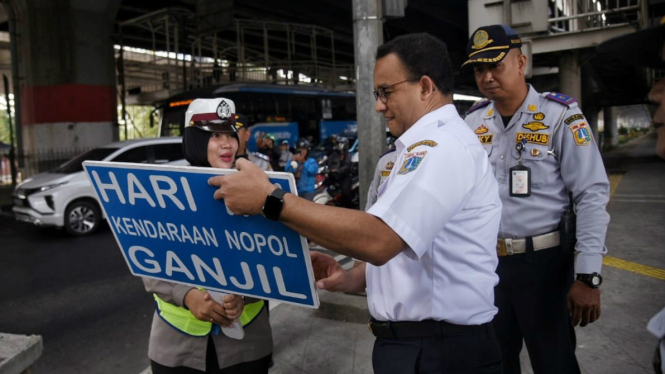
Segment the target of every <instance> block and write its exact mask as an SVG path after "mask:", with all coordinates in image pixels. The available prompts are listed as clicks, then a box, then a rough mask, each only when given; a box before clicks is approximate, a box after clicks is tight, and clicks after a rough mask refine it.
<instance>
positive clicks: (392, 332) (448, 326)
mask: <svg viewBox="0 0 665 374" xmlns="http://www.w3.org/2000/svg"><path fill="white" fill-rule="evenodd" d="M367 325H368V326H369V330H370V331H371V332H372V334H374V336H376V337H377V338H383V339H411V338H432V337H442V336H446V335H454V334H468V333H474V332H480V331H484V330H485V329H487V328H488V327H489V326H490V323H489V322H487V323H483V324H482V325H455V324H453V323H450V322H446V321H434V320H431V319H428V320H424V321H418V322H411V321H405V322H391V321H377V320H375V319H374V318H371V319H370V320H369V322H367Z"/></svg>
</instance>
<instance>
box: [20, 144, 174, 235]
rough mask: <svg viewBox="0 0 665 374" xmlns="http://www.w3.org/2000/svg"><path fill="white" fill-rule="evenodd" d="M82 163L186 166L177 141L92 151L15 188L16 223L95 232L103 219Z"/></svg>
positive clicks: (73, 232) (83, 233) (79, 232)
mask: <svg viewBox="0 0 665 374" xmlns="http://www.w3.org/2000/svg"><path fill="white" fill-rule="evenodd" d="M85 160H94V161H114V162H134V163H148V164H166V163H168V164H176V165H178V164H184V165H186V164H187V163H186V161H184V159H183V155H182V138H180V137H178V138H157V139H140V140H128V141H124V142H116V143H111V144H108V145H105V146H103V147H100V148H95V149H92V150H90V151H88V152H86V153H83V154H81V155H79V156H77V157H75V158H73V159H71V160H69V161H67V162H65V163H64V164H62V165H60V166H59V167H57V168H55V169H53V170H51V171H49V172H46V173H41V174H38V175H35V176H34V177H32V178H29V179H26V180H25V181H24V182H23V183H21V184H19V185H18V186H17V187H16V190H15V191H14V195H13V198H14V199H13V200H14V208H13V210H14V215H15V217H16V219H17V220H19V221H24V222H30V223H33V224H35V225H38V226H57V227H64V228H65V229H66V230H67V232H69V233H70V234H72V235H75V236H83V235H89V234H92V233H93V232H95V230H97V228H98V227H99V224H100V222H101V221H102V219H103V218H105V217H103V215H102V210H101V208H100V205H99V202H98V201H97V197H96V195H95V191H94V188H93V187H92V184H91V183H90V180H89V179H88V176H87V175H86V174H85V172H84V170H83V161H85Z"/></svg>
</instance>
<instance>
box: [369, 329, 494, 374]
mask: <svg viewBox="0 0 665 374" xmlns="http://www.w3.org/2000/svg"><path fill="white" fill-rule="evenodd" d="M372 366H373V368H374V373H375V374H392V373H394V374H415V373H418V374H425V373H432V374H435V373H436V374H501V350H500V348H499V345H498V343H497V341H496V337H495V335H494V329H493V328H492V325H491V324H487V328H486V329H483V330H481V331H475V332H472V333H468V334H467V333H465V334H454V335H446V336H442V337H435V338H422V339H382V338H377V339H376V341H375V342H374V351H373V353H372Z"/></svg>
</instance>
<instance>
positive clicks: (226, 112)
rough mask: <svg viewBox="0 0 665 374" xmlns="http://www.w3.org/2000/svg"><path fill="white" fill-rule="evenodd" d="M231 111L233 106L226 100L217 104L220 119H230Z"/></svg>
mask: <svg viewBox="0 0 665 374" xmlns="http://www.w3.org/2000/svg"><path fill="white" fill-rule="evenodd" d="M231 112H232V111H231V108H230V107H229V104H228V103H227V102H226V100H222V101H220V103H219V105H218V106H217V117H219V118H220V119H230V118H231Z"/></svg>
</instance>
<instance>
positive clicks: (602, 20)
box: [548, 0, 647, 33]
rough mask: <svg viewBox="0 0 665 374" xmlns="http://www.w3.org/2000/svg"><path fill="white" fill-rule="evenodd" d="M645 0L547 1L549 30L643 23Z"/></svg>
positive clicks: (570, 29)
mask: <svg viewBox="0 0 665 374" xmlns="http://www.w3.org/2000/svg"><path fill="white" fill-rule="evenodd" d="M645 4H646V0H549V12H550V17H549V20H548V22H549V24H550V32H554V33H559V32H579V31H582V30H586V29H595V28H604V27H608V26H613V25H619V24H626V23H640V24H641V23H643V22H644V20H645V19H646V18H647V17H646V15H645V14H644V13H646V7H645Z"/></svg>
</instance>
